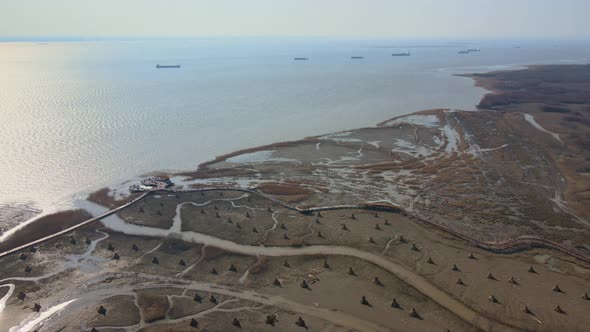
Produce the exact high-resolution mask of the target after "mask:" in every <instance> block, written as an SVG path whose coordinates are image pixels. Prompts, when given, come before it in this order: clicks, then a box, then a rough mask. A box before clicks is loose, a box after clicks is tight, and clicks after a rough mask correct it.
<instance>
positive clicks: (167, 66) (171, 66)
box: [156, 64, 180, 69]
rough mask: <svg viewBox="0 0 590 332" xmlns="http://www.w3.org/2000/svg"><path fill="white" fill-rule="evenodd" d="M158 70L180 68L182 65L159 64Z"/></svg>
mask: <svg viewBox="0 0 590 332" xmlns="http://www.w3.org/2000/svg"><path fill="white" fill-rule="evenodd" d="M156 68H157V69H166V68H180V65H161V64H157V65H156Z"/></svg>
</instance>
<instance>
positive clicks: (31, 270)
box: [25, 265, 33, 273]
mask: <svg viewBox="0 0 590 332" xmlns="http://www.w3.org/2000/svg"><path fill="white" fill-rule="evenodd" d="M31 272H33V268H32V267H30V266H28V265H27V266H26V267H25V273H31Z"/></svg>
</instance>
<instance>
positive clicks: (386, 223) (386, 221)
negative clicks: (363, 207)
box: [383, 219, 391, 226]
mask: <svg viewBox="0 0 590 332" xmlns="http://www.w3.org/2000/svg"><path fill="white" fill-rule="evenodd" d="M383 224H384V225H385V226H391V224H390V223H389V221H388V220H387V219H385V222H384V223H383Z"/></svg>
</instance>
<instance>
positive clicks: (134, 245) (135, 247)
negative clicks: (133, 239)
mask: <svg viewBox="0 0 590 332" xmlns="http://www.w3.org/2000/svg"><path fill="white" fill-rule="evenodd" d="M131 249H132V250H133V251H139V247H138V246H137V245H136V244H135V243H134V244H133V245H132V246H131Z"/></svg>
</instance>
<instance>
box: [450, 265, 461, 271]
mask: <svg viewBox="0 0 590 332" xmlns="http://www.w3.org/2000/svg"><path fill="white" fill-rule="evenodd" d="M451 270H453V271H455V272H461V270H459V267H458V266H457V265H456V264H453V267H451Z"/></svg>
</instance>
